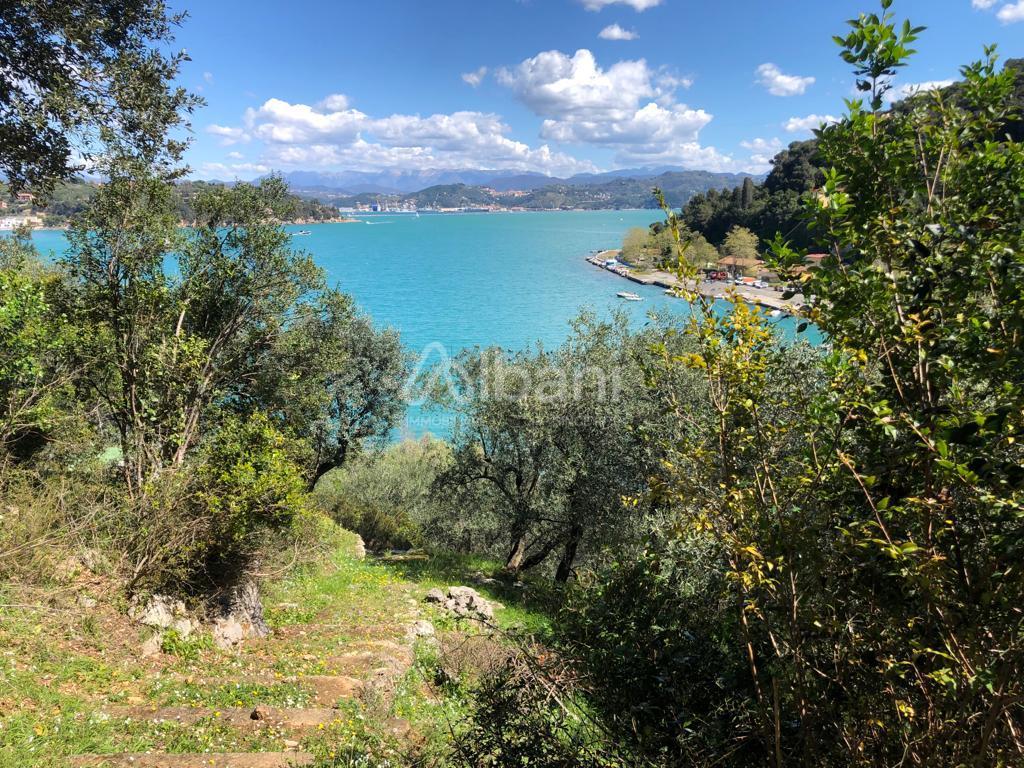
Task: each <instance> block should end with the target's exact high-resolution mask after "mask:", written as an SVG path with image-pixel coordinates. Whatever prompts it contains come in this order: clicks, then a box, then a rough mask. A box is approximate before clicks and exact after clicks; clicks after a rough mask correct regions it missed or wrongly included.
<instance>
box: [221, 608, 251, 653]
mask: <svg viewBox="0 0 1024 768" xmlns="http://www.w3.org/2000/svg"><path fill="white" fill-rule="evenodd" d="M244 639H245V628H244V627H243V626H242V625H241V623H240V622H239V621H238V620H237V619H235V618H234V617H231V616H229V617H227V618H220V619H217V620H216V621H215V622H214V623H213V642H214V644H215V645H216V646H217V647H218V648H220V649H221V650H229V649H231V648H234V647H235V646H236V645H238V644H239V643H241V642H242V641H243V640H244Z"/></svg>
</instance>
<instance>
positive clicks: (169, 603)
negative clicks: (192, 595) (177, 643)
mask: <svg viewBox="0 0 1024 768" xmlns="http://www.w3.org/2000/svg"><path fill="white" fill-rule="evenodd" d="M128 616H129V617H130V618H132V619H134V620H135V621H137V622H139V624H142V625H143V626H146V627H153V628H154V629H173V630H174V631H175V632H177V633H178V634H179V635H181V636H182V637H188V636H189V635H191V634H192V632H193V630H194V629H195V628H196V625H195V624H194V623H193V622H192V620H191V619H190V618H189V617H188V613H187V611H186V610H185V604H184V603H183V602H181V600H177V599H175V598H173V597H168V596H167V595H153V596H152V597H151V598H149V600H148V601H147V602H146V604H145V605H143V604H141V603H139V602H135V603H133V604H132V605H131V607H129V609H128Z"/></svg>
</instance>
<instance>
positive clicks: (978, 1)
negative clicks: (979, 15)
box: [971, 0, 1024, 24]
mask: <svg viewBox="0 0 1024 768" xmlns="http://www.w3.org/2000/svg"><path fill="white" fill-rule="evenodd" d="M999 2H1000V0H971V5H972V6H974V7H975V8H977V9H979V10H982V11H987V10H990V9H992V8H994V7H995V6H996V5H998V4H999ZM996 18H997V19H999V21H1001V22H1002V23H1003V24H1014V23H1016V22H1018V21H1024V0H1014V1H1013V2H1008V3H1004V4H1003V7H1002V8H1000V9H999V10H998V11H997V12H996Z"/></svg>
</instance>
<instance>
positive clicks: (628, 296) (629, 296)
mask: <svg viewBox="0 0 1024 768" xmlns="http://www.w3.org/2000/svg"><path fill="white" fill-rule="evenodd" d="M615 295H616V296H618V297H619V298H620V299H625V300H626V301H643V298H642V297H641V296H638V295H637V294H635V293H632V292H631V291H619V292H618V293H616V294H615Z"/></svg>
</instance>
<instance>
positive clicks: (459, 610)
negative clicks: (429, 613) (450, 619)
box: [424, 587, 494, 621]
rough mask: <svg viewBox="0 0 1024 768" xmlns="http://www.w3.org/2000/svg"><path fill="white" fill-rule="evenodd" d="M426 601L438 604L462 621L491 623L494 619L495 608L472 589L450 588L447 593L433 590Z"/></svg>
mask: <svg viewBox="0 0 1024 768" xmlns="http://www.w3.org/2000/svg"><path fill="white" fill-rule="evenodd" d="M424 599H425V600H426V602H428V603H437V604H438V605H440V606H441V608H443V609H444V610H446V611H447V612H448V613H450V614H452V615H453V616H456V617H458V618H460V619H477V620H483V621H490V620H491V619H493V618H494V607H493V606H492V605H491V603H490V602H489V601H487V600H485V599H484V598H483V597H482V596H481V595H480V593H479V592H477V591H476V590H475V589H473V588H472V587H448V590H447V592H442V591H441V590H440V589H432V590H430V591H429V592H428V593H427V596H426V597H425V598H424Z"/></svg>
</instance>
